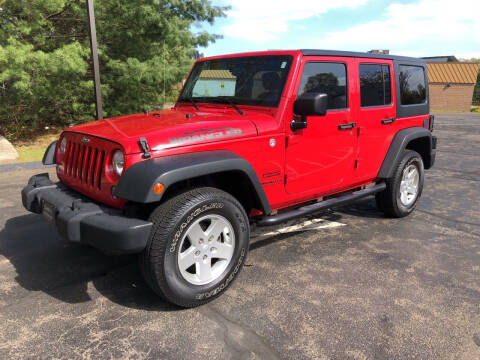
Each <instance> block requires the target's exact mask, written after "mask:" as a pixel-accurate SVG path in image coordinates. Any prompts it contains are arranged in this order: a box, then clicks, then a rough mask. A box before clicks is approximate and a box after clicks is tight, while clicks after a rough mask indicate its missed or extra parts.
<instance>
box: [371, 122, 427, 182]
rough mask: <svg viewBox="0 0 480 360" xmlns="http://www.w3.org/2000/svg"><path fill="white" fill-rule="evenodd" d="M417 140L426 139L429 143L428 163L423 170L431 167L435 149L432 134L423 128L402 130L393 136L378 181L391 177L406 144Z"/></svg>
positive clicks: (416, 127)
mask: <svg viewBox="0 0 480 360" xmlns="http://www.w3.org/2000/svg"><path fill="white" fill-rule="evenodd" d="M419 138H427V139H428V142H429V150H430V151H429V153H428V154H427V159H428V161H427V163H426V164H425V168H427V169H428V168H430V167H431V166H433V162H434V159H435V147H434V146H433V145H434V144H433V140H432V138H433V137H432V133H431V132H430V131H429V130H427V129H425V128H423V127H419V126H415V127H411V128H406V129H402V130H400V131H399V132H397V133H396V134H395V136H394V138H393V140H392V142H391V143H390V147H389V149H388V151H387V155H386V156H385V159H384V160H383V163H382V166H381V167H380V170H379V172H378V175H377V177H378V178H380V179H388V178H390V177H392V176H393V171H394V169H395V166H396V164H398V162H399V160H400V157H401V156H402V153H403V151H404V150H405V149H406V148H407V145H408V143H409V142H410V141H412V140H415V139H419Z"/></svg>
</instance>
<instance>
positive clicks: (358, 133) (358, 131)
mask: <svg viewBox="0 0 480 360" xmlns="http://www.w3.org/2000/svg"><path fill="white" fill-rule="evenodd" d="M357 136H360V128H359V127H357Z"/></svg>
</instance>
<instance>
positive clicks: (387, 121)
mask: <svg viewBox="0 0 480 360" xmlns="http://www.w3.org/2000/svg"><path fill="white" fill-rule="evenodd" d="M394 121H395V118H390V119H383V120H382V124H383V125H387V124H391V123H393V122H394Z"/></svg>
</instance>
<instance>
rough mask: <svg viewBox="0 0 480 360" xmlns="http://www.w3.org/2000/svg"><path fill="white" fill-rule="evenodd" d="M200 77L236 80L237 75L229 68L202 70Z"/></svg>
mask: <svg viewBox="0 0 480 360" xmlns="http://www.w3.org/2000/svg"><path fill="white" fill-rule="evenodd" d="M199 78H200V79H222V80H227V79H231V80H235V79H236V77H235V76H234V75H232V73H231V72H230V71H229V70H202V72H201V73H200V76H199Z"/></svg>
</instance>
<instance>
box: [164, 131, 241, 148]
mask: <svg viewBox="0 0 480 360" xmlns="http://www.w3.org/2000/svg"><path fill="white" fill-rule="evenodd" d="M182 135H185V136H182V137H178V138H171V139H168V140H169V141H170V144H173V145H181V144H187V143H192V142H197V141H203V140H212V139H221V138H226V137H232V136H240V135H242V129H234V128H231V127H223V128H217V129H199V130H195V131H191V132H188V133H183V134H182Z"/></svg>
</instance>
